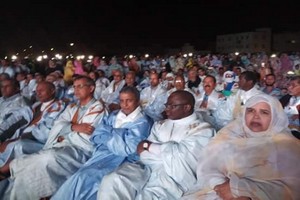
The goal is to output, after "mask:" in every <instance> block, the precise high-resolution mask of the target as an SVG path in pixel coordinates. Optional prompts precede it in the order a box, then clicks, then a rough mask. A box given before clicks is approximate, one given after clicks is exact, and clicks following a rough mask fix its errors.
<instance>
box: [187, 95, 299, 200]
mask: <svg viewBox="0 0 300 200" xmlns="http://www.w3.org/2000/svg"><path fill="white" fill-rule="evenodd" d="M242 115H243V116H241V117H239V118H238V119H236V120H235V121H233V122H231V123H230V124H228V125H227V126H226V127H224V128H223V129H221V130H220V131H219V132H218V134H217V136H216V137H215V138H214V139H213V140H211V142H210V143H209V144H208V145H207V146H206V148H205V150H204V151H203V153H202V154H201V155H200V159H199V160H200V163H199V165H198V170H197V177H198V181H199V184H198V191H197V192H196V193H194V194H191V195H186V197H184V199H235V200H237V199H238V200H242V199H264V200H274V199H278V200H280V199H285V200H287V199H300V190H299V186H300V168H299V167H298V166H299V164H300V159H299V158H300V157H299V155H300V143H299V140H297V139H296V138H294V137H293V136H292V135H291V133H290V130H289V129H288V119H287V116H286V114H285V113H284V111H283V109H282V107H281V105H280V103H279V101H278V100H277V99H275V98H274V97H271V96H269V95H266V94H261V95H258V96H254V97H252V98H250V99H249V100H248V101H247V102H246V104H245V107H244V111H243V114H242ZM199 188H201V189H200V190H199Z"/></svg>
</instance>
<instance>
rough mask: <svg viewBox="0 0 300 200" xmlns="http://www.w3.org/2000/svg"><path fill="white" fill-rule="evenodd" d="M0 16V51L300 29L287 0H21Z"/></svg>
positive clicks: (176, 43) (298, 15) (176, 42)
mask: <svg viewBox="0 0 300 200" xmlns="http://www.w3.org/2000/svg"><path fill="white" fill-rule="evenodd" d="M0 16H1V17H0V25H1V31H0V37H1V40H0V45H1V51H2V52H14V51H22V50H23V49H24V48H28V46H29V45H32V46H33V49H34V50H38V51H40V50H44V49H49V48H51V47H55V48H56V49H57V50H66V49H67V50H68V48H70V47H69V43H70V42H74V43H75V44H76V45H75V46H76V48H77V49H80V50H81V51H83V52H85V51H96V52H99V53H100V52H110V51H111V52H113V51H117V50H119V49H122V48H123V49H128V50H132V51H134V50H137V49H139V47H147V46H151V45H159V46H162V47H169V48H178V47H181V46H182V45H183V44H184V43H190V44H192V45H194V46H195V47H196V48H198V49H205V48H207V46H208V44H209V43H211V42H214V40H215V38H216V35H218V34H227V33H235V32H244V31H253V30H254V29H255V28H260V27H271V28H272V30H273V32H278V31H289V30H290V31H299V30H300V8H299V6H295V5H294V4H293V3H292V2H291V1H289V0H285V1H283V2H281V3H279V2H277V1H264V0H260V1H259V0H252V1H242V0H240V1H233V0H211V1H200V0H198V1H190V0H173V1H166V0H161V1H157V0H154V1H150V0H148V1H130V0H123V1H113V0H112V1H108V2H104V1H83V0H81V1H79V0H74V1H72V2H71V1H61V2H60V3H56V2H51V1H47V2H41V1H22V2H18V3H16V2H11V3H5V5H2V6H1V14H0ZM74 48H75V47H74Z"/></svg>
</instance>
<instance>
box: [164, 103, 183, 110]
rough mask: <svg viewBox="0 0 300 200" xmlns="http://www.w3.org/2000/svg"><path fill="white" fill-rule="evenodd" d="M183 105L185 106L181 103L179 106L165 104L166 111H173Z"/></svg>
mask: <svg viewBox="0 0 300 200" xmlns="http://www.w3.org/2000/svg"><path fill="white" fill-rule="evenodd" d="M184 105H186V104H183V103H181V104H165V106H166V109H175V108H177V107H178V106H184Z"/></svg>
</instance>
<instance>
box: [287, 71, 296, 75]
mask: <svg viewBox="0 0 300 200" xmlns="http://www.w3.org/2000/svg"><path fill="white" fill-rule="evenodd" d="M294 74H295V72H293V71H288V72H287V75H294Z"/></svg>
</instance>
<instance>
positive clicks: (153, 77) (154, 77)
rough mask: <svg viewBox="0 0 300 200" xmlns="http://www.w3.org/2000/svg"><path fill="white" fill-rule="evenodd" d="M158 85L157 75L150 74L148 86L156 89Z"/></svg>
mask: <svg viewBox="0 0 300 200" xmlns="http://www.w3.org/2000/svg"><path fill="white" fill-rule="evenodd" d="M158 84H159V79H158V74H154V73H151V74H150V85H151V87H156V86H157V85H158Z"/></svg>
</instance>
